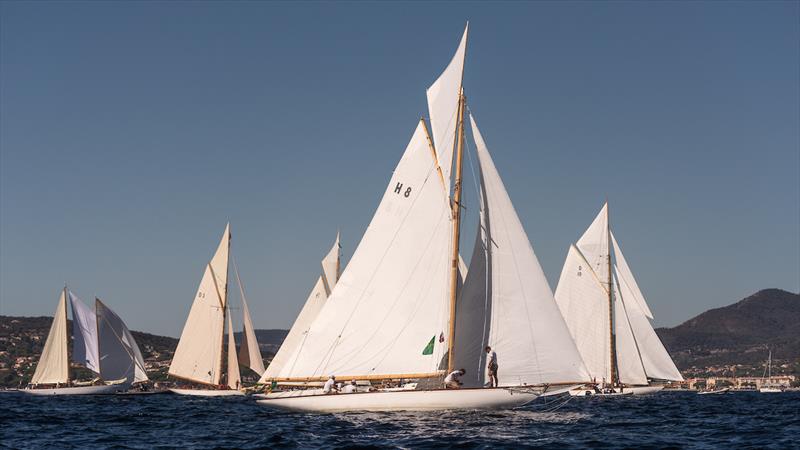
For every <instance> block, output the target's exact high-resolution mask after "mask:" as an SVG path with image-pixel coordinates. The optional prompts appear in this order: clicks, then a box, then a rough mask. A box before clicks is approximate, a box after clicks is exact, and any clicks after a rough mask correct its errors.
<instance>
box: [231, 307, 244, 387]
mask: <svg viewBox="0 0 800 450" xmlns="http://www.w3.org/2000/svg"><path fill="white" fill-rule="evenodd" d="M227 381H228V387H229V388H231V389H239V388H240V387H241V386H242V378H241V376H240V374H239V358H237V357H236V342H235V341H234V339H233V323H231V313H230V310H228V377H227Z"/></svg>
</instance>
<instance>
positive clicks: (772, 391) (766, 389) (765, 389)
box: [758, 387, 783, 394]
mask: <svg viewBox="0 0 800 450" xmlns="http://www.w3.org/2000/svg"><path fill="white" fill-rule="evenodd" d="M758 392H763V393H765V394H771V393H777V392H783V391H782V390H780V388H772V387H765V388H761V389H759V390H758Z"/></svg>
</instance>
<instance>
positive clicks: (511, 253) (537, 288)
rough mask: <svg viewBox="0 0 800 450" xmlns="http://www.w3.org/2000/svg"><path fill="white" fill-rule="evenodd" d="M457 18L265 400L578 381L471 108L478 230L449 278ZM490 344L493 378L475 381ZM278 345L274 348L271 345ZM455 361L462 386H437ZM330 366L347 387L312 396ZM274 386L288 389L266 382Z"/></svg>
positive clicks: (364, 404)
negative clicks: (356, 234)
mask: <svg viewBox="0 0 800 450" xmlns="http://www.w3.org/2000/svg"><path fill="white" fill-rule="evenodd" d="M467 35H468V27H467V29H465V30H464V34H463V35H462V38H461V42H460V44H459V46H458V48H457V50H456V53H455V55H454V57H453V58H452V60H451V61H450V64H449V65H448V66H447V68H446V69H445V70H444V72H443V73H442V74H441V76H440V77H439V78H438V79H437V80H436V81H435V82H434V83H433V85H432V86H431V87H430V88H429V89H428V90H427V99H428V108H429V113H430V128H431V130H432V134H431V133H429V130H428V124H427V122H426V121H425V119H424V118H423V119H420V120H419V122H418V123H417V125H416V128H415V130H414V132H413V134H412V136H411V140H410V142H409V143H408V145H407V146H406V149H405V151H404V152H403V155H402V157H401V158H400V162H399V163H398V165H397V167H396V168H395V169H394V171H393V172H392V175H391V178H390V180H389V183H388V185H387V187H386V189H385V191H384V194H383V197H382V199H381V201H380V204H379V205H378V208H377V210H376V211H375V214H374V216H373V217H372V221H371V222H370V224H369V226H368V227H367V230H366V232H365V233H364V235H363V237H362V238H361V242H360V243H359V244H358V247H357V248H356V250H355V252H354V253H353V256H352V258H351V260H350V262H349V264H348V266H347V268H346V269H345V270H344V271H343V272H342V275H341V277H340V278H339V280H338V282H337V283H336V284H335V286H334V287H333V289H332V290H331V292H330V295H329V296H328V297H327V299H326V300H325V301H324V304H323V305H322V306H321V307H320V310H319V312H318V313H317V314H316V317H315V318H314V319H313V321H311V323H310V325H308V326H307V329H305V326H304V327H303V328H304V329H305V331H304V333H303V334H304V335H303V337H302V345H295V344H293V345H292V347H291V348H288V350H287V353H291V355H290V356H288V358H287V361H291V364H283V365H282V366H280V367H279V368H277V369H276V370H274V371H271V369H267V370H268V372H269V375H268V376H267V377H264V379H263V381H265V382H271V383H272V384H273V385H274V386H276V387H277V388H278V389H276V390H273V391H272V392H270V393H267V394H266V395H264V396H263V399H262V400H258V404H259V405H262V406H266V407H269V408H275V409H282V410H291V411H309V412H334V411H365V410H368V411H391V410H440V409H455V408H468V409H475V408H487V409H492V408H511V407H516V406H521V405H524V404H526V403H528V402H530V401H532V400H534V399H536V398H538V397H539V396H541V395H543V394H545V393H552V392H555V391H558V390H559V389H561V390H563V389H567V388H569V387H574V386H575V385H578V384H582V383H585V382H587V381H588V380H589V374H588V371H587V370H586V368H585V366H584V364H583V362H582V360H581V357H580V354H579V353H578V350H577V348H576V347H575V344H574V342H573V341H572V338H571V336H570V334H569V330H568V329H567V327H566V325H565V323H564V321H563V318H562V317H561V314H560V312H559V310H558V308H557V306H556V304H555V301H554V299H553V294H552V291H551V290H550V287H549V285H548V284H547V280H546V279H545V277H544V274H543V272H542V269H541V267H540V265H539V262H538V260H537V259H536V255H535V254H534V252H533V248H532V247H531V244H530V241H529V240H528V237H527V235H526V234H525V231H524V229H523V227H522V224H521V223H520V221H519V217H518V216H517V214H516V211H515V210H514V207H513V204H512V203H511V199H510V198H509V197H508V194H507V192H506V190H505V187H504V185H503V182H502V180H501V179H500V175H499V173H498V171H497V169H496V168H495V165H494V162H493V161H492V158H491V156H490V154H489V150H488V148H487V147H486V145H485V143H484V141H483V138H482V137H481V134H480V132H479V130H478V128H477V125H476V122H475V120H474V118H473V117H472V116H471V115H470V123H471V126H472V134H473V139H474V141H475V144H476V147H477V150H476V151H477V155H478V161H479V167H480V173H481V176H480V181H481V183H480V184H481V188H480V193H479V197H480V208H476V211H477V210H478V209H479V210H480V211H479V220H480V227H479V229H478V231H477V235H476V237H475V242H476V245H475V250H474V252H473V256H472V259H471V261H470V265H469V268H468V270H467V272H466V278H465V279H464V280H463V287H461V282H462V279H461V277H462V275H463V270H459V260H460V256H459V248H460V245H459V244H460V232H461V226H460V225H461V215H462V209H464V208H463V204H462V162H463V152H464V145H465V139H466V135H465V122H466V115H467V108H466V96H465V95H464V90H463V87H462V78H463V68H464V60H465V56H466V49H467ZM487 345H490V346H492V348H493V349H494V351H495V352H496V353H497V355H498V359H499V366H500V371H499V387H495V388H487V387H484V383H485V381H486V374H485V367H486V357H487V355H486V353H485V351H484V348H485V347H486V346H487ZM281 350H283V349H281ZM457 368H464V369H465V371H466V374H465V375H464V376H463V377H462V378H461V380H462V382H463V388H461V389H444V384H443V379H444V377H445V375H446V374H447V373H449V372H452V371H454V370H455V369H457ZM331 375H334V376H335V377H336V378H337V379H339V380H343V381H350V380H354V381H357V382H358V383H359V389H357V392H355V393H348V394H344V393H342V394H325V393H324V392H323V390H320V389H297V388H298V387H317V386H319V385H320V383H321V382H323V381H325V380H326V379H328V378H329V376H331ZM282 386H286V387H291V388H293V389H294V390H283V389H280V388H281V387H282Z"/></svg>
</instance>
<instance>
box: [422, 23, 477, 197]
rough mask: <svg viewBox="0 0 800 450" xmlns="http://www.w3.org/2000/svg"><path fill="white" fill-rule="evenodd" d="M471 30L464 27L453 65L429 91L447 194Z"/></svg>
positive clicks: (431, 114)
mask: <svg viewBox="0 0 800 450" xmlns="http://www.w3.org/2000/svg"><path fill="white" fill-rule="evenodd" d="M468 32H469V23H468V24H467V26H466V27H465V28H464V34H463V35H462V36H461V42H460V43H459V44H458V48H457V49H456V53H455V54H454V55H453V59H452V60H450V64H448V65H447V68H445V69H444V72H442V74H441V75H439V78H437V79H436V81H434V83H433V84H432V85H431V87H429V88H428V90H427V97H428V113H429V114H430V116H431V132H432V134H433V142H434V146H435V147H436V155H437V157H438V163H439V166H440V167H441V169H442V176H443V177H444V182H445V183H444V184H445V190H446V191H447V192H446V193H447V195H450V169H451V167H452V165H453V150H454V146H455V142H456V129H457V128H458V105H459V101H458V96H459V94H460V93H461V82H462V79H463V77H464V59H465V58H466V55H467V34H468Z"/></svg>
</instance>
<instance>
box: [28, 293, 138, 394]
mask: <svg viewBox="0 0 800 450" xmlns="http://www.w3.org/2000/svg"><path fill="white" fill-rule="evenodd" d="M67 300H69V304H70V305H71V309H72V336H73V350H72V362H73V363H75V364H76V365H80V366H83V367H85V368H87V369H89V370H91V371H92V372H93V373H94V374H95V375H96V377H97V378H96V379H95V380H92V381H88V382H81V381H77V380H73V379H71V378H70V372H69V363H70V358H69V356H68V353H69V352H68V342H69V336H68V334H67V333H68V330H67V328H68V327H67ZM147 380H148V378H147V374H146V373H145V368H144V359H143V358H142V354H141V352H140V350H139V346H138V345H137V344H136V341H135V340H134V338H133V335H131V333H130V331H129V330H128V327H126V326H125V323H124V322H123V321H122V319H121V318H120V317H119V316H118V315H117V314H116V313H115V312H114V311H112V310H111V308H109V307H108V306H107V305H106V304H105V303H103V302H102V301H101V300H100V299H95V310H94V311H92V310H91V309H90V308H89V307H87V306H86V305H85V304H84V303H83V302H82V301H81V300H80V299H79V298H78V297H76V296H75V295H74V294H73V293H72V292H70V291H69V290H68V289H67V288H66V287H64V289H63V291H62V292H61V296H60V297H59V300H58V305H57V306H56V312H55V315H54V316H53V324H52V325H51V326H50V332H49V333H48V335H47V341H46V342H45V345H44V350H43V351H42V355H41V357H40V358H39V363H38V364H37V365H36V370H35V372H34V374H33V379H32V380H31V384H30V386H29V387H28V388H27V389H25V390H24V392H26V393H28V394H33V395H97V394H113V393H115V392H121V391H124V390H126V389H128V388H129V387H130V386H131V385H132V384H133V383H139V382H144V381H147Z"/></svg>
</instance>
